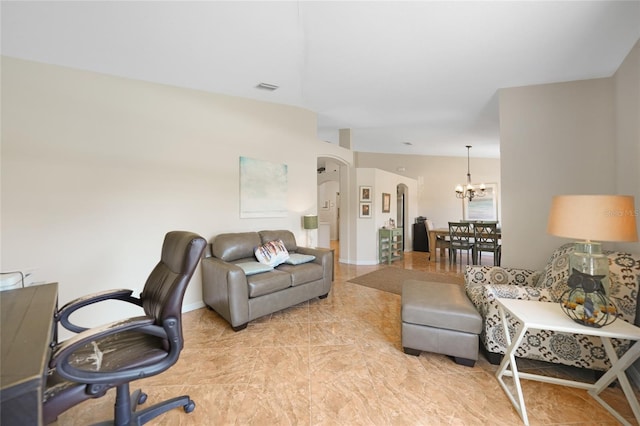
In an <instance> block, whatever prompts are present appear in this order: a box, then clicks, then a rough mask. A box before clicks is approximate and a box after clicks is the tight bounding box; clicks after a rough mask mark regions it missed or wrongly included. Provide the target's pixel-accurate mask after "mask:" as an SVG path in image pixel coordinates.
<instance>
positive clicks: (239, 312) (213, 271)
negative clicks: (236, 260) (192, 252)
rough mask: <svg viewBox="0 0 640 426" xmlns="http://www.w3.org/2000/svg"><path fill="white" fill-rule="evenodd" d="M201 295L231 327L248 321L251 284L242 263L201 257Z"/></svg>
mask: <svg viewBox="0 0 640 426" xmlns="http://www.w3.org/2000/svg"><path fill="white" fill-rule="evenodd" d="M202 298H203V300H204V303H205V304H206V305H207V306H210V307H211V308H213V309H215V311H216V312H218V313H219V314H220V315H222V316H223V317H224V318H225V319H226V320H227V321H228V322H229V323H230V324H231V326H232V327H240V326H243V325H244V324H246V323H248V322H249V286H248V285H247V276H246V275H245V273H244V271H243V270H242V268H240V267H239V266H237V265H235V264H233V263H230V262H225V261H223V260H220V259H218V258H215V257H207V258H205V259H202Z"/></svg>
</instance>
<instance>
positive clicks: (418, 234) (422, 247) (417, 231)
mask: <svg viewBox="0 0 640 426" xmlns="http://www.w3.org/2000/svg"><path fill="white" fill-rule="evenodd" d="M413 251H429V236H428V235H427V227H426V225H425V223H424V222H419V223H414V224H413Z"/></svg>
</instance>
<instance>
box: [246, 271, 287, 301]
mask: <svg viewBox="0 0 640 426" xmlns="http://www.w3.org/2000/svg"><path fill="white" fill-rule="evenodd" d="M247 284H248V285H249V298H253V297H258V296H264V295H265V294H270V293H274V292H276V291H278V290H284V289H285V288H288V287H291V276H290V275H289V274H287V273H285V272H281V271H278V270H273V271H270V272H263V273H262V274H255V275H250V276H248V277H247Z"/></svg>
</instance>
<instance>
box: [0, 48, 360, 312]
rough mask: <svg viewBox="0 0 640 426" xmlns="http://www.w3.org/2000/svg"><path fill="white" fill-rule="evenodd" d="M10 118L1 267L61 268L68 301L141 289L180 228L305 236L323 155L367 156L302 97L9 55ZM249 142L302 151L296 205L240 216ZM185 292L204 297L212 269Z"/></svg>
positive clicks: (277, 157)
mask: <svg viewBox="0 0 640 426" xmlns="http://www.w3.org/2000/svg"><path fill="white" fill-rule="evenodd" d="M1 118H2V158H1V166H2V170H1V178H2V182H1V184H2V187H1V188H2V206H1V213H2V233H1V249H2V250H1V253H0V259H1V262H2V265H1V267H2V270H20V269H35V274H34V278H33V279H34V280H35V281H57V282H59V284H60V297H59V299H60V303H61V304H63V303H65V302H66V301H68V300H70V299H71V298H74V297H77V296H80V295H84V294H87V293H91V292H94V291H100V290H103V289H109V288H114V287H115V288H121V287H125V288H134V289H137V290H140V289H141V288H142V286H143V284H144V281H145V279H146V277H147V275H148V273H149V272H150V270H151V269H152V268H153V266H154V265H155V264H156V263H157V261H158V259H159V254H160V247H161V243H162V239H163V237H164V234H165V233H166V232H167V231H170V230H173V229H184V230H190V231H194V232H197V233H199V234H201V235H202V236H203V237H205V238H206V239H208V240H210V239H211V238H212V237H213V236H215V235H217V234H219V233H223V232H235V231H247V230H260V229H276V228H281V229H290V230H292V231H293V232H294V233H295V234H296V237H297V238H298V240H299V241H305V237H306V235H305V232H304V230H303V229H302V224H301V216H302V215H304V214H308V213H317V205H316V203H317V196H316V188H317V173H316V159H317V157H319V156H329V157H332V158H337V159H342V160H343V161H344V162H345V163H347V164H352V163H353V158H352V154H351V152H350V151H348V150H345V149H343V148H340V147H338V146H336V145H332V144H327V143H325V142H320V141H319V140H317V137H316V117H315V114H313V113H311V112H309V111H306V110H303V109H300V108H294V107H289V106H283V105H276V104H271V103H266V102H257V101H252V100H247V99H241V98H234V97H229V96H223V95H215V94H209V93H204V92H198V91H192V90H185V89H179V88H175V87H170V86H163V85H158V84H152V83H146V82H140V81H135V80H128V79H122V78H116V77H110V76H106V75H101V74H96V73H91V72H84V71H80V70H73V69H68V68H63V67H56V66H50V65H44V64H38V63H33V62H28V61H22V60H17V59H12V58H7V57H3V58H2V117H1ZM240 156H248V157H252V158H259V159H262V160H266V161H271V162H276V163H284V164H287V165H288V209H289V215H288V217H286V218H265V219H240V218H239V157H240ZM314 238H317V236H314ZM185 306H187V307H191V308H194V307H198V306H202V292H201V277H200V272H199V271H198V272H197V273H196V275H195V276H194V279H193V280H192V282H191V284H190V286H189V288H188V290H187V294H186V297H185ZM125 312H126V310H121V312H119V313H118V314H125ZM118 314H116V313H114V312H113V311H111V310H109V311H107V310H106V309H105V310H102V311H98V310H96V309H93V310H92V312H91V319H90V318H89V316H88V315H86V316H85V317H84V318H82V316H81V319H82V320H83V321H86V322H87V323H89V324H95V323H99V322H104V321H105V320H111V319H114V316H116V315H118ZM92 320H93V321H92Z"/></svg>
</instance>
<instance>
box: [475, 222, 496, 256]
mask: <svg viewBox="0 0 640 426" xmlns="http://www.w3.org/2000/svg"><path fill="white" fill-rule="evenodd" d="M473 240H474V244H473V264H474V265H479V264H480V261H481V260H482V252H483V251H484V252H491V253H493V266H500V257H501V256H502V246H501V245H500V238H499V237H498V224H497V223H496V222H491V223H482V222H479V223H476V224H474V225H473Z"/></svg>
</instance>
